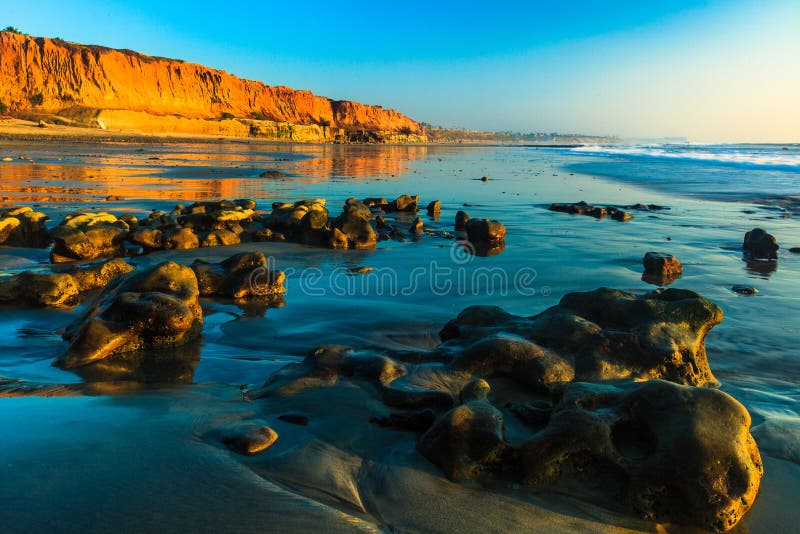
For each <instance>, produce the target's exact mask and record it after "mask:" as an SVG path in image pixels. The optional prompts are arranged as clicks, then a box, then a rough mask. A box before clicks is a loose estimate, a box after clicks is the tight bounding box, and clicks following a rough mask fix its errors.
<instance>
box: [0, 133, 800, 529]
mask: <svg viewBox="0 0 800 534" xmlns="http://www.w3.org/2000/svg"><path fill="white" fill-rule="evenodd" d="M736 150H737V151H739V152H744V153H747V151H748V150H750V151H751V152H752V151H753V150H757V151H758V154H756V155H753V157H760V156H759V155H761V156H763V154H762V153H763V152H764V150H765V149H764V148H763V147H756V149H753V148H748V147H736ZM771 150H772V151H773V152H774V153H775V154H773V156H774V157H775V158H778V157H790V156H792V155H793V154H794V150H795V149H794V148H793V149H792V151H782V150H781V147H772V149H771ZM782 152H790V153H789V154H783V153H782ZM6 155H11V156H14V157H17V156H24V157H26V158H30V160H32V161H30V160H28V159H15V160H14V161H13V162H10V163H0V202H2V203H3V204H6V205H14V204H29V205H35V206H37V207H38V209H41V210H42V211H45V212H47V213H48V214H50V215H51V217H52V218H53V219H54V221H57V220H59V218H60V217H61V216H62V215H63V214H64V213H66V212H67V211H70V210H72V209H75V208H81V209H86V208H97V209H103V210H109V211H112V212H114V213H122V212H132V213H134V214H137V215H146V213H147V212H148V211H149V210H150V209H154V208H159V209H168V210H169V209H171V208H172V207H173V206H174V205H175V203H176V202H181V203H190V202H191V201H194V200H198V199H211V198H240V197H249V198H255V199H257V200H258V201H259V205H260V207H261V208H262V209H269V206H270V204H271V203H272V202H274V201H290V200H297V199H301V198H319V197H323V198H326V199H328V205H329V207H330V208H331V211H332V212H338V207H339V206H340V205H341V204H342V203H343V201H344V200H345V199H346V198H348V197H358V198H364V197H369V196H380V197H386V198H389V199H391V198H394V197H396V196H398V195H400V194H404V193H408V194H419V195H421V199H422V204H423V206H424V205H425V204H426V203H427V202H428V201H431V200H434V199H439V200H441V201H442V212H441V217H440V219H439V220H433V219H431V218H430V217H427V216H426V215H424V214H423V215H421V216H422V218H423V220H424V222H425V227H426V233H425V235H423V236H421V237H420V238H419V239H418V240H410V241H408V242H404V243H400V242H395V241H390V242H382V243H379V245H378V249H377V250H375V251H334V250H326V249H315V248H310V247H305V246H301V245H294V244H285V243H257V244H244V245H239V246H236V247H227V248H216V249H202V250H192V251H184V252H163V253H156V254H152V255H149V256H142V257H138V258H135V259H134V260H132V262H133V263H136V264H138V265H150V264H154V263H157V262H159V261H163V260H164V259H166V258H170V259H179V260H181V261H185V262H190V261H192V260H193V259H195V258H197V257H203V258H205V259H209V260H221V259H224V258H226V257H228V256H230V255H231V254H233V253H234V252H236V251H242V250H261V251H263V252H264V253H265V255H267V256H269V257H270V258H272V260H273V261H274V266H275V267H277V268H279V269H283V270H285V271H287V272H288V274H289V277H288V283H287V285H288V293H287V295H286V305H285V306H284V307H282V308H274V309H269V310H267V312H266V314H265V315H264V316H258V315H257V314H245V313H244V312H243V311H242V310H240V309H239V308H237V307H236V306H235V305H233V304H232V303H227V302H221V301H214V302H211V301H207V302H205V303H204V307H205V309H206V313H207V316H206V322H205V325H204V331H203V341H202V345H201V346H200V348H199V359H198V360H197V362H196V365H195V367H194V368H193V370H190V371H189V376H188V378H189V380H187V382H194V383H196V384H204V386H203V387H204V388H207V387H211V388H212V390H213V391H218V390H219V391H226V392H228V393H227V394H229V395H230V392H236V391H237V389H238V387H239V386H241V385H245V384H247V385H257V384H260V383H261V382H263V380H264V379H265V378H266V377H267V376H268V375H269V373H271V372H273V371H274V370H275V369H277V368H279V367H280V366H281V365H282V364H284V363H286V362H289V361H296V360H297V359H298V358H300V357H301V356H302V355H303V354H304V353H305V352H306V351H308V350H309V349H311V348H313V347H315V346H318V345H320V344H323V343H341V344H346V345H351V346H356V347H365V346H374V347H384V348H393V349H401V348H412V347H420V346H422V347H430V346H432V345H434V344H436V343H438V336H437V332H438V330H439V329H440V328H441V327H442V325H443V324H444V323H445V322H446V321H447V320H449V319H451V318H453V317H454V316H455V315H456V314H457V313H458V312H459V311H460V310H461V309H463V308H464V307H466V306H468V305H471V304H495V305H499V306H501V307H503V308H505V309H507V310H508V311H510V312H513V313H517V314H525V315H532V314H535V313H538V312H540V311H542V310H544V309H545V308H546V307H548V306H551V305H554V304H556V303H557V302H558V301H559V299H560V298H561V297H562V296H563V295H564V294H565V293H567V292H570V291H585V290H591V289H595V288H597V287H600V286H610V287H616V288H619V289H623V290H629V291H637V292H642V291H647V290H648V289H652V288H653V287H654V286H651V285H648V284H647V283H645V282H643V281H642V280H641V272H642V267H641V260H642V256H643V255H644V253H645V252H647V251H650V250H656V251H663V252H669V253H672V254H675V255H676V256H677V257H678V258H679V259H680V260H681V261H682V262H683V264H684V266H685V270H684V275H683V277H682V278H681V279H679V280H678V281H677V282H676V283H675V284H674V286H675V287H681V288H686V289H691V290H694V291H697V292H699V293H700V294H702V295H703V296H705V297H707V298H709V299H711V300H712V301H714V302H716V303H717V304H718V305H720V306H721V307H722V308H723V310H724V312H725V320H724V322H723V323H722V324H721V325H719V326H718V327H715V328H714V329H713V330H712V331H711V333H710V334H709V335H708V338H707V340H706V343H707V348H708V355H709V361H710V365H711V368H712V370H713V371H714V373H715V375H716V377H717V378H718V379H719V380H720V382H721V383H722V386H721V387H722V388H723V389H724V390H725V391H728V392H730V393H731V394H733V395H734V396H735V397H737V398H738V399H739V400H740V401H742V402H743V403H744V404H745V405H746V406H747V407H748V409H749V410H750V412H751V414H752V415H753V419H754V425H758V424H760V423H762V422H764V421H766V420H770V421H779V422H780V423H781V424H790V425H791V424H794V425H797V424H798V422H799V421H800V408H798V407H799V406H800V404H798V401H800V354H798V352H797V341H798V337H799V336H800V255H798V254H791V253H789V252H788V248H789V247H793V246H794V247H796V246H800V221H798V219H797V218H795V217H792V216H791V211H787V210H785V209H783V208H781V207H779V206H775V205H774V203H770V204H769V205H767V204H764V203H763V200H764V197H766V196H770V197H777V196H782V197H788V196H791V195H797V194H800V167H797V166H793V165H765V166H759V165H757V164H754V163H753V162H752V161H750V162H738V163H736V164H733V163H732V162H731V161H725V160H724V158H716V159H714V158H711V157H705V156H704V157H701V158H687V157H683V158H679V157H654V156H653V155H652V154H644V155H642V154H639V153H624V152H622V153H599V152H587V151H572V150H567V149H563V150H562V149H537V148H524V147H439V146H391V147H383V146H331V145H292V144H274V145H270V144H249V143H244V142H231V143H223V144H213V145H209V144H164V145H154V144H143V145H121V144H74V145H69V144H59V145H47V144H38V143H24V144H23V143H5V144H3V145H0V156H2V157H4V156H6ZM751 155H752V154H751ZM156 158H157V159H156ZM264 171H279V172H280V173H282V174H281V175H280V176H278V177H268V178H262V177H260V174H261V173H262V172H264ZM481 176H489V177H490V180H489V181H488V182H483V181H481V180H480V177H481ZM108 195H119V196H122V197H123V200H120V201H112V202H106V201H104V199H105V197H107V196H108ZM579 200H586V201H588V202H591V203H595V204H600V205H625V204H633V203H640V202H641V203H645V204H650V203H653V204H659V205H663V206H666V207H668V208H669V209H667V210H662V211H654V212H649V211H637V210H633V211H632V213H633V214H634V215H635V219H633V220H632V221H630V222H627V223H619V222H616V221H613V220H596V219H593V218H590V217H581V216H570V215H566V214H563V213H555V212H550V211H548V210H547V206H548V205H549V204H550V203H552V202H575V201H579ZM757 202H758V203H757ZM460 209H463V210H466V211H467V212H468V213H469V214H470V215H471V216H472V217H488V218H492V219H498V220H500V221H502V222H503V223H504V224H505V225H506V228H507V230H508V235H507V238H506V248H505V250H504V251H502V252H501V253H499V254H497V255H493V256H489V257H479V256H474V255H471V254H469V253H467V252H465V251H464V250H462V248H461V245H458V244H455V242H454V240H453V239H452V234H451V232H452V226H453V219H454V216H455V213H456V211H458V210H460ZM422 213H424V212H422ZM409 223H410V220H409ZM754 227H762V228H765V229H766V230H768V231H769V232H770V233H772V234H774V235H775V236H776V237H777V239H778V242H779V243H780V244H781V246H782V249H781V252H780V254H781V256H780V260H779V261H778V263H777V264H776V265H764V264H748V263H747V262H745V261H743V259H742V256H741V250H740V247H741V241H742V237H743V235H744V233H745V232H746V231H748V230H750V229H752V228H754ZM46 261H47V251H42V250H36V251H34V250H25V249H1V248H0V269H2V270H3V272H5V273H9V272H13V271H14V270H19V269H24V268H31V267H35V266H37V265H39V264H41V263H43V262H46ZM363 265H367V266H370V267H372V268H373V272H372V273H370V274H367V275H360V276H350V274H351V273H349V272H348V271H347V270H348V269H349V268H351V267H356V266H363ZM737 284H742V285H748V286H754V287H756V288H758V290H759V293H758V294H756V295H753V296H743V295H739V294H736V293H733V292H732V291H731V290H730V288H731V286H733V285H737ZM79 311H80V310H79V309H78V310H72V311H53V310H47V311H42V310H23V311H20V310H16V309H15V310H10V309H2V310H0V377H6V378H14V379H21V380H28V381H32V382H45V383H53V384H65V383H77V382H80V381H81V378H80V377H79V376H77V375H76V374H74V373H72V372H68V371H62V370H59V369H56V368H54V367H52V366H51V365H50V363H51V361H52V359H53V357H54V356H56V355H57V354H58V353H59V351H60V350H62V349H63V345H62V342H61V341H60V338H59V337H58V336H57V335H56V331H57V330H58V329H59V328H62V327H63V326H65V325H66V324H68V323H69V322H70V321H71V320H72V319H73V318H74V317H75V316H76V315H77V314H78V313H79ZM107 386H108V388H107V389H106V390H104V391H110V392H113V391H114V389H115V388H114V387H113V385H107ZM174 387H177V388H178V389H177V390H174V389H170V390H166V393H165V392H164V391H161V392H159V395H160V396H164V395H166V396H167V397H169V398H174V397H172V396H171V395H172V394H170V393H169V391H173V392H175V395H178V396H179V397H180V398H181V399H182V401H181V403H178V404H179V405H180V406H184V405H186V404H191V402H192V400H191V399H193V398H194V395H193V391H196V389H193V388H196V387H197V386H190V385H188V384H187V385H184V386H174ZM214 388H217V389H214ZM117 389H121V390H124V391H126V395H125V399H126V402H127V403H129V404H131V405H137V403H142V406H145V405H147V404H148V403H149V402H152V401H150V400H148V399H149V398H150V397H149V395H152V392H147V393H145V392H142V393H136V392H135V391H134V392H131V390H130V387H128V386H126V387H124V388H122V387H119V388H117ZM201 391H204V393H203V394H202V395H198V398H197V399H195V400H196V402H198V403H200V402H205V401H207V396H208V394H207V393H205V391H206V390H201ZM98 402H100V403H101V404H102V403H103V402H102V401H98V400H94V401H91V400H84V401H76V400H74V399H72V400H66V399H64V398H52V399H31V400H24V401H23V400H9V399H3V400H0V414H2V420H4V421H5V422H6V423H7V425H13V426H14V427H15V432H17V433H19V436H22V438H20V439H22V440H23V441H24V440H25V439H27V440H29V441H30V443H32V444H34V447H35V444H42V446H44V443H46V442H47V441H48V439H50V436H48V430H47V427H46V426H42V425H40V424H38V423H37V424H34V423H30V422H28V421H27V418H28V416H27V415H26V413H28V412H29V407H28V406H30V410H32V411H30V413H31V414H35V416H36V417H37V418H41V417H60V416H61V415H60V414H63V413H66V412H68V413H69V414H71V416H72V417H75V418H77V419H80V418H81V417H82V414H87V416H88V415H89V414H91V417H92V421H95V423H96V427H97V428H98V430H97V432H98V434H97V435H96V436H94V437H93V438H92V439H95V440H98V441H102V440H103V439H105V437H106V436H108V435H109V434H110V433H111V430H108V429H104V426H105V423H106V422H107V421H109V420H111V419H113V418H114V416H113V413H111V412H113V410H112V411H109V410H108V409H106V408H104V410H102V411H97V410H95V408H94V405H95V404H97V403H98ZM26 403H30V405H28V404H26ZM173 409H177V410H179V411H180V408H173ZM196 409H197V407H196V406H195V408H193V410H196ZM48 414H49V415H48ZM141 417H142V418H145V417H147V415H146V412H142V415H141ZM125 420H126V421H129V427H128V429H129V430H128V431H129V432H139V431H141V430H136V429H141V427H142V425H141V421H140V420H139V419H138V418H137V416H136V415H135V414H134V415H131V414H128V415H126V419H125ZM786 421H788V422H789V423H786ZM84 426H85V425H84ZM90 426H91V427H92V428H94V427H95V425H90ZM114 432H116V430H114ZM2 447H3V445H0V451H1V450H2ZM762 452H766V453H767V454H769V453H770V450H765V448H764V446H763V445H762ZM776 454H777V453H776ZM60 456H63V458H65V459H66V458H70V460H71V461H74V458H73V456H72V455H67V453H66V452H64V451H62V450H54V451H52V450H51V451H48V452H47V458H48V461H50V462H57V461H58V460H59V457H60ZM26 461H27V462H33V461H35V460H34V459H33V458H27V459H26V460H24V461H22V462H21V463H20V462H15V471H14V472H13V473H18V472H19V469H20V465H24V463H25V462H26ZM0 463H2V464H5V462H0ZM23 469H24V468H23ZM7 475H8V472H7V473H6V476H3V477H2V480H4V482H0V485H4V484H7V483H8V482H7V481H8V479H9V477H8V476H7ZM767 476H768V477H769V473H768V474H767ZM30 483H32V482H30ZM63 487H64V488H68V487H69V486H63ZM765 487H768V486H767V485H766V484H765ZM6 489H7V488H6ZM65 491H67V489H65ZM70 491H72V490H71V489H70ZM795 491H797V488H795ZM53 498H60V497H58V496H54V497H53ZM771 498H772V496H765V495H762V497H761V499H760V501H765V502H771V501H770V499H771ZM775 498H777V496H775ZM19 506H24V503H20V504H19ZM758 506H762V505H761V504H760V503H759V504H758V505H757V508H758ZM764 506H766V505H764ZM754 515H755V516H756V517H758V514H754ZM749 527H750V529H751V530H753V531H756V530H759V529H760V528H764V527H760V523H758V522H756V523H753V522H751V524H750V525H749Z"/></svg>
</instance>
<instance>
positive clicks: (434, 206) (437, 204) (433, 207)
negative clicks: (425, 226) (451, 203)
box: [428, 200, 442, 215]
mask: <svg viewBox="0 0 800 534" xmlns="http://www.w3.org/2000/svg"><path fill="white" fill-rule="evenodd" d="M441 211H442V203H441V201H439V200H434V201H433V202H431V203H430V204H428V215H436V214H438V213H441Z"/></svg>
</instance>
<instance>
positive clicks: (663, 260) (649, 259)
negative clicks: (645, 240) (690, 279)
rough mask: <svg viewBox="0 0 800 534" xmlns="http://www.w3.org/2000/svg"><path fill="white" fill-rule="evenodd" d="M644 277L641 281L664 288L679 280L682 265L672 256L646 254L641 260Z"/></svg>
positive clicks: (660, 253) (654, 253)
mask: <svg viewBox="0 0 800 534" xmlns="http://www.w3.org/2000/svg"><path fill="white" fill-rule="evenodd" d="M642 264H643V265H644V275H643V276H642V280H644V281H646V282H650V283H654V284H656V285H659V286H666V285H669V284H671V283H672V282H674V281H675V280H677V279H678V278H680V276H681V274H683V265H682V264H681V262H679V261H678V258H676V257H675V256H673V255H672V254H665V253H663V252H648V253H647V254H645V255H644V259H643V260H642Z"/></svg>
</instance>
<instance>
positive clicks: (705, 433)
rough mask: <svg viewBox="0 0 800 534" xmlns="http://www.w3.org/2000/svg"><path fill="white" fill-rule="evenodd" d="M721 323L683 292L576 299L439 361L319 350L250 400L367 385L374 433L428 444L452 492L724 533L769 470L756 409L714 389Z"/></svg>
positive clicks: (471, 332)
mask: <svg viewBox="0 0 800 534" xmlns="http://www.w3.org/2000/svg"><path fill="white" fill-rule="evenodd" d="M721 319H722V313H721V311H720V310H719V308H718V307H717V306H715V305H714V304H712V303H710V302H709V301H707V300H705V299H703V298H702V297H700V296H699V295H697V294H695V293H692V292H689V291H683V290H677V289H667V290H658V291H654V292H651V293H648V294H645V295H639V296H637V295H632V294H629V293H624V292H621V291H617V290H613V289H599V290H596V291H592V292H588V293H572V294H569V295H566V296H565V297H564V298H563V299H562V301H561V303H560V304H559V305H557V306H554V307H552V308H550V309H548V310H546V311H544V312H543V313H540V314H538V315H534V316H532V317H519V316H514V315H511V314H508V313H506V312H504V311H503V310H501V309H499V308H496V307H487V306H476V307H471V308H467V309H466V310H464V311H463V312H462V313H461V314H459V316H458V317H457V318H456V319H454V320H453V321H451V322H450V323H448V324H447V325H446V326H445V327H444V328H443V330H442V332H441V338H442V340H443V343H442V344H441V345H440V346H439V347H436V348H434V349H432V350H429V351H421V352H420V351H414V352H396V353H380V352H376V351H371V350H365V351H356V350H353V349H350V348H348V347H343V346H324V347H320V348H318V349H315V350H314V351H312V352H311V353H309V355H308V356H307V357H306V358H305V359H304V360H303V361H302V362H300V363H297V364H290V365H287V366H285V367H284V368H283V369H281V370H279V371H278V372H276V373H274V374H273V375H272V376H270V378H269V379H268V380H267V381H266V382H265V384H264V385H263V386H262V387H261V388H260V389H258V390H254V391H251V392H249V397H250V398H251V399H263V398H276V397H281V398H290V397H295V396H302V395H304V394H305V393H309V394H310V393H311V392H312V391H313V390H318V389H320V388H328V387H334V386H337V385H340V384H343V383H344V384H346V385H347V387H361V388H363V389H364V391H365V392H367V393H368V394H369V395H370V396H375V398H376V400H377V401H378V403H377V404H373V405H372V410H373V411H375V412H376V413H375V416H373V417H372V419H371V421H373V422H374V423H375V425H376V426H378V427H391V428H394V429H395V430H398V431H411V432H416V433H417V449H418V451H419V452H420V453H421V454H422V455H423V456H424V457H425V458H427V459H428V460H429V461H431V462H432V463H433V464H435V465H436V466H438V467H439V468H440V469H441V470H442V471H443V473H444V474H445V475H446V476H447V477H448V478H450V479H452V480H455V481H460V480H470V479H478V480H484V479H488V480H493V481H496V480H497V479H498V478H499V479H506V480H507V481H508V482H509V483H512V482H513V483H516V484H520V485H522V486H523V487H531V488H536V491H541V490H542V489H555V490H559V489H561V490H562V491H563V490H564V489H567V490H568V491H570V492H571V493H573V494H575V495H578V496H580V497H583V498H586V499H588V500H591V501H593V502H597V503H599V504H605V505H609V506H614V507H618V506H620V504H621V505H622V506H624V507H626V508H627V509H628V510H629V511H630V512H631V513H634V514H637V515H639V516H641V517H643V518H645V519H649V520H653V521H657V522H661V523H664V522H670V523H676V524H684V525H692V526H696V527H700V528H703V529H707V530H712V531H725V530H728V529H730V528H732V527H733V526H734V525H735V524H736V523H737V522H738V521H739V520H740V519H741V518H742V516H743V515H744V514H745V513H746V512H747V510H748V509H749V508H750V506H752V504H753V502H754V500H755V498H756V495H757V493H758V488H759V482H760V478H761V475H762V472H763V468H762V463H761V458H760V455H759V452H758V449H757V448H756V445H755V442H754V441H753V438H752V436H751V435H750V434H749V427H750V417H749V414H748V413H747V411H746V410H745V409H744V408H743V407H742V406H741V405H740V404H739V403H738V402H737V401H736V400H734V399H733V398H732V397H730V396H728V395H727V394H725V393H722V392H720V391H719V390H716V389H713V388H705V387H703V386H708V385H714V384H715V383H716V381H715V380H714V378H713V375H712V374H711V371H710V369H709V368H708V363H707V361H706V356H705V348H704V344H703V340H704V337H705V334H706V332H707V331H708V330H709V329H710V328H712V327H713V326H714V325H716V324H718V323H719V322H720V320H721ZM311 398H318V397H311ZM300 404H301V405H303V406H308V404H307V403H303V402H302V401H301V403H300ZM343 409H345V407H343Z"/></svg>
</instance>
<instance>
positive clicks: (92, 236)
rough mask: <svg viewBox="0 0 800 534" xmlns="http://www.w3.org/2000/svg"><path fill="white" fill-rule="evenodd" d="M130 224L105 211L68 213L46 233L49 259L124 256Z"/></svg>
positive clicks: (62, 259)
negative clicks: (50, 243) (49, 250)
mask: <svg viewBox="0 0 800 534" xmlns="http://www.w3.org/2000/svg"><path fill="white" fill-rule="evenodd" d="M129 233H130V225H129V224H128V223H126V222H125V221H123V220H120V219H117V217H116V216H114V215H112V214H110V213H106V212H104V211H103V212H98V213H93V212H82V211H76V212H73V213H70V214H69V215H67V216H66V217H64V219H63V220H62V221H61V223H60V224H59V225H58V226H57V227H55V228H54V229H53V230H52V231H51V232H50V237H51V239H52V240H53V250H52V251H51V252H50V261H51V262H53V263H65V262H71V261H86V260H94V259H98V258H110V257H114V256H124V255H125V245H124V241H125V239H126V238H127V237H128V234H129Z"/></svg>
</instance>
